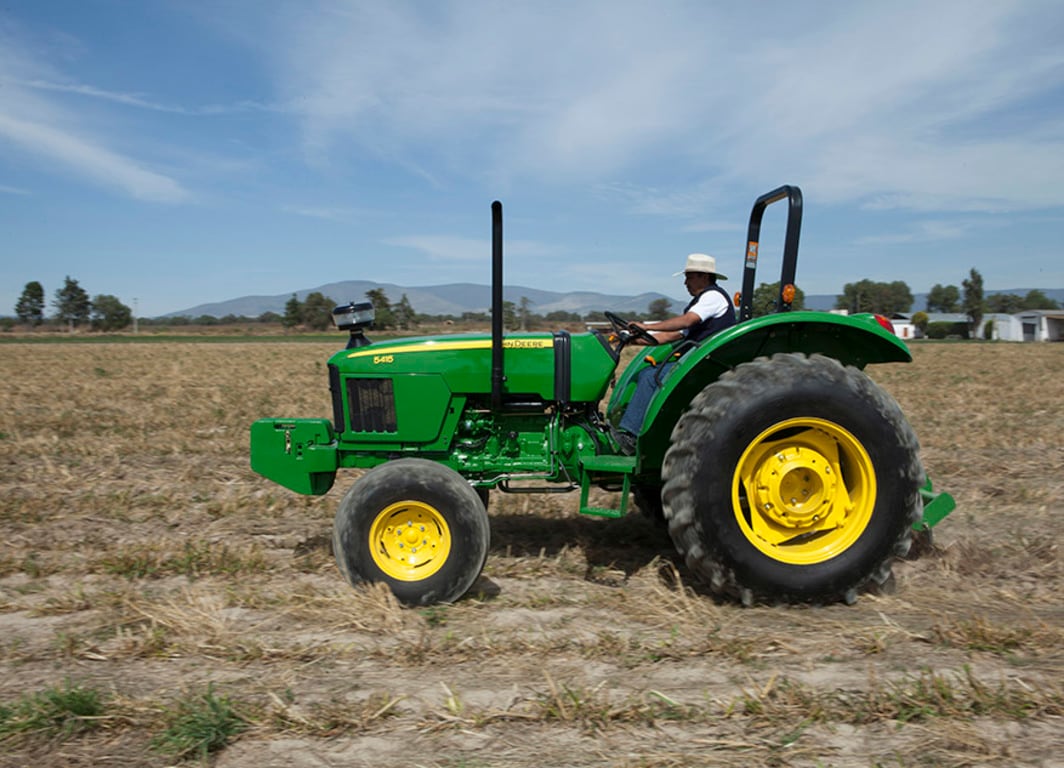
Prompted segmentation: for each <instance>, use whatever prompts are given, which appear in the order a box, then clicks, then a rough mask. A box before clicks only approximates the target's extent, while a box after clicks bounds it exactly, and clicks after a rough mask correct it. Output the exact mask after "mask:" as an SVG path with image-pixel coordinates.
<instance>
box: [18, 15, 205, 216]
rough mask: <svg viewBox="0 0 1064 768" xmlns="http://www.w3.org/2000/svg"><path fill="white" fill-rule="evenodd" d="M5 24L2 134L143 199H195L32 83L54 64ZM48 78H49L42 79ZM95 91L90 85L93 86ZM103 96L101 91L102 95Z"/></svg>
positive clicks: (57, 163) (60, 165)
mask: <svg viewBox="0 0 1064 768" xmlns="http://www.w3.org/2000/svg"><path fill="white" fill-rule="evenodd" d="M7 32H8V30H7V29H5V28H3V27H0V82H2V83H3V93H4V99H3V101H0V136H3V137H4V138H5V139H7V141H8V143H9V146H10V145H14V146H17V147H20V148H21V149H23V150H25V151H27V152H29V153H31V154H32V155H36V156H37V157H40V158H45V159H46V160H47V161H48V162H50V163H52V164H53V166H54V167H55V168H56V169H60V170H62V171H66V172H73V173H74V174H75V175H77V176H79V177H81V178H85V179H88V180H89V181H91V182H92V183H94V184H97V185H100V186H104V187H110V188H112V189H118V190H120V191H122V192H123V193H125V194H127V195H130V196H131V197H134V198H136V199H139V200H148V201H152V202H164V203H178V202H184V201H186V200H188V199H189V198H190V195H189V193H188V191H187V190H185V189H184V188H183V187H182V186H181V184H180V183H178V182H177V181H176V180H174V179H172V178H170V177H169V176H166V175H165V174H162V173H159V172H157V171H153V170H151V169H149V168H147V167H145V166H144V164H142V163H140V162H137V161H136V160H134V159H133V158H131V157H129V156H127V155H125V154H123V153H121V152H118V151H116V150H114V149H112V148H110V147H109V146H107V145H106V143H105V142H102V141H100V140H98V139H96V138H94V137H92V136H91V135H90V134H89V132H88V131H87V130H86V129H85V128H83V127H82V123H83V120H82V119H81V118H80V116H79V115H78V114H77V113H72V112H70V111H68V110H66V109H64V108H63V107H62V106H61V105H60V104H57V103H54V102H52V101H50V100H48V99H47V98H42V97H41V96H40V94H39V93H36V92H35V91H36V89H35V88H34V87H32V86H26V85H25V83H39V82H43V81H44V80H47V79H49V78H51V77H52V75H53V72H52V71H51V68H50V67H49V66H48V65H47V64H45V63H42V62H40V61H38V60H37V59H36V58H35V57H34V56H33V55H31V54H30V53H28V52H27V51H26V50H25V49H24V47H23V46H21V45H20V44H19V43H17V42H15V40H14V39H13V38H12V37H11V36H10V35H9V34H7ZM42 78H44V80H42ZM90 90H91V89H90ZM97 95H98V94H97Z"/></svg>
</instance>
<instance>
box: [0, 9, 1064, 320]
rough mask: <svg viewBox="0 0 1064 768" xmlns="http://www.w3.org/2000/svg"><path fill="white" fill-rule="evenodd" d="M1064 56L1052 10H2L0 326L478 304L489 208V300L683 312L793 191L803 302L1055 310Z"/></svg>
mask: <svg viewBox="0 0 1064 768" xmlns="http://www.w3.org/2000/svg"><path fill="white" fill-rule="evenodd" d="M1062 41H1064V4H1062V3H1060V2H1058V1H1057V0H1049V1H1047V2H1008V1H1007V0H993V1H992V2H991V1H983V0H965V1H963V2H934V1H932V0H922V1H921V2H904V1H902V2H890V3H854V2H852V1H849V2H810V3H794V2H773V1H772V0H767V1H766V2H758V3H736V2H709V1H708V0H707V1H706V2H669V1H668V0H656V1H655V2H628V1H626V0H610V1H609V2H607V1H606V0H598V1H596V2H580V1H579V0H569V1H567V2H562V1H561V0H538V2H527V3H522V2H487V1H480V0H461V1H456V2H442V1H441V2H430V1H429V0H425V1H424V2H399V1H398V0H377V1H376V2H354V1H351V2H345V1H344V0H322V1H320V2H315V0H298V1H293V2H286V1H284V0H261V1H256V2H252V1H251V0H246V1H245V0H204V1H203V2H197V1H196V0H173V1H172V2H170V1H168V0H13V1H12V2H8V3H4V4H2V5H0V232H2V235H0V314H11V313H13V308H14V304H15V302H16V301H17V299H18V296H19V295H20V294H21V292H22V289H23V287H24V286H25V284H26V283H27V282H30V281H32V280H37V281H39V282H41V283H42V284H43V285H44V288H45V291H46V293H47V296H48V299H49V302H50V301H51V299H52V297H53V295H54V292H55V290H56V289H57V288H59V287H60V286H61V285H62V281H63V278H64V276H65V275H70V276H71V277H73V278H75V279H77V280H78V281H79V283H80V284H81V286H82V287H83V288H84V289H85V290H86V291H88V293H89V294H90V295H97V294H104V293H106V294H113V295H116V296H118V297H119V298H120V299H122V300H123V301H124V302H125V303H126V304H128V305H130V306H133V305H134V299H135V300H136V306H137V308H138V311H139V313H140V314H141V315H142V316H154V315H159V314H164V313H167V312H172V311H176V310H181V309H185V308H188V307H191V306H194V305H197V304H200V303H206V302H211V301H220V300H225V299H229V298H235V297H237V296H243V295H248V294H282V293H287V292H291V291H294V290H297V289H305V288H313V287H316V286H319V285H323V284H325V283H329V282H335V281H340V280H351V279H366V280H376V281H380V282H394V283H398V284H401V285H411V286H413V285H434V284H439V283H451V282H476V283H486V282H488V280H489V279H490V268H489V244H490V213H489V206H490V203H491V201H492V200H494V199H500V200H502V201H503V205H504V209H505V235H506V237H505V241H506V257H507V264H506V281H507V283H509V284H515V285H527V286H531V287H537V288H545V289H557V290H567V289H580V290H598V291H603V292H608V293H624V294H628V293H639V292H642V291H645V290H657V291H661V292H663V293H666V294H668V295H672V296H675V297H677V298H679V297H680V296H682V295H683V287H682V285H681V284H680V282H679V280H678V279H677V278H674V277H672V273H673V272H675V271H676V270H677V269H679V268H680V267H681V266H682V264H683V261H684V257H685V256H686V254H687V253H688V252H691V251H705V252H709V253H712V254H714V255H716V256H717V259H718V266H719V268H720V269H721V271H723V272H725V273H727V274H729V275H730V276H731V277H732V280H731V282H730V284H731V285H733V286H737V284H738V282H739V280H738V279H737V278H738V277H740V268H741V257H742V254H743V250H744V245H745V229H746V222H747V218H748V216H749V210H750V206H751V204H752V202H753V201H754V199H755V198H756V197H757V196H758V195H759V194H761V193H763V192H766V191H768V190H770V189H772V188H774V187H776V186H779V185H780V184H784V183H787V184H796V185H798V186H800V187H801V188H802V191H803V193H804V197H805V219H804V221H803V229H802V251H801V258H800V260H799V267H798V284H799V286H800V287H801V288H802V289H803V290H805V292H806V293H811V294H817V293H839V292H841V290H842V286H843V284H844V283H846V282H853V281H856V280H859V279H862V278H869V279H873V280H888V281H889V280H905V281H906V282H907V283H908V284H909V285H910V287H911V288H912V289H913V291H914V292H923V291H926V290H927V289H929V288H930V287H931V286H932V285H933V284H935V283H942V284H953V285H958V286H959V285H960V283H961V281H962V280H963V279H964V278H965V277H966V276H967V275H968V270H969V269H971V268H972V267H974V268H976V269H978V270H979V271H980V272H981V273H982V275H983V277H984V282H985V285H986V287H987V288H988V289H1009V288H1064V259H1062V258H1061V256H1062V253H1061V251H1062V246H1061V242H1062V240H1064V237H1062V236H1064V44H1062ZM783 218H784V212H783V206H782V205H779V206H775V207H773V208H770V209H769V211H768V213H767V214H766V219H765V226H764V228H763V231H762V235H763V236H762V254H763V257H762V268H763V271H762V272H761V273H760V275H759V277H761V278H764V280H765V281H769V280H770V279H772V278H773V277H774V275H773V274H772V273H773V272H775V271H776V270H777V269H778V267H777V266H776V265H777V263H778V262H777V258H778V257H777V256H776V254H777V253H778V251H779V248H780V244H781V242H782V224H783ZM336 298H343V297H336ZM392 298H393V299H398V297H392Z"/></svg>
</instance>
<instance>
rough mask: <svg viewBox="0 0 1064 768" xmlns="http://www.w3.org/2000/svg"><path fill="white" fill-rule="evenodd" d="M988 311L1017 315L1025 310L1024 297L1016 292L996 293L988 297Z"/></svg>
mask: <svg viewBox="0 0 1064 768" xmlns="http://www.w3.org/2000/svg"><path fill="white" fill-rule="evenodd" d="M986 311H987V312H996V313H999V314H1003V315H1015V314H1016V313H1017V312H1022V311H1023V298H1022V297H1021V296H1017V295H1016V294H1015V293H995V294H993V295H991V296H987V297H986Z"/></svg>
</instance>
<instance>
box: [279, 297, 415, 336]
mask: <svg viewBox="0 0 1064 768" xmlns="http://www.w3.org/2000/svg"><path fill="white" fill-rule="evenodd" d="M366 298H367V299H369V301H370V303H371V304H372V305H373V314H374V321H373V326H374V327H375V328H381V329H385V330H388V329H395V328H398V329H400V330H404V331H406V330H410V329H411V328H413V327H415V326H417V325H418V315H417V313H416V312H415V311H414V308H413V307H412V306H411V305H410V300H409V299H407V297H406V294H405V293H404V294H403V297H402V298H401V299H399V301H398V303H396V304H392V302H391V301H390V300H389V299H388V296H387V294H386V293H385V292H384V289H383V288H375V289H373V290H372V291H367V292H366ZM335 307H336V302H335V301H333V300H332V299H330V298H329V297H328V296H325V295H324V294H322V293H321V292H319V291H314V292H313V293H309V294H307V298H305V299H304V300H303V301H300V300H299V297H298V296H296V294H294V293H293V294H292V298H290V299H289V300H288V301H287V302H286V303H285V305H284V315H283V316H282V317H281V325H283V326H284V327H285V328H297V327H300V326H302V327H304V328H312V329H314V330H316V331H324V330H325V329H326V328H328V327H329V326H330V325H331V324H332V311H333V309H334V308H335Z"/></svg>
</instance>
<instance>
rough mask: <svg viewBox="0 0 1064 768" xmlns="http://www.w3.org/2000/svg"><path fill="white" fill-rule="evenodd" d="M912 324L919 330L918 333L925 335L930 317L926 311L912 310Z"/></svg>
mask: <svg viewBox="0 0 1064 768" xmlns="http://www.w3.org/2000/svg"><path fill="white" fill-rule="evenodd" d="M912 321H913V326H914V327H916V328H918V329H919V330H920V333H921V334H923V335H925V336H926V335H927V324H928V322H929V321H930V318H929V317H928V316H927V313H926V312H914V313H913V316H912Z"/></svg>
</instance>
